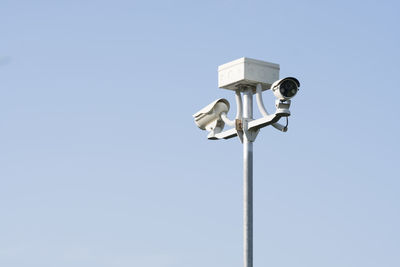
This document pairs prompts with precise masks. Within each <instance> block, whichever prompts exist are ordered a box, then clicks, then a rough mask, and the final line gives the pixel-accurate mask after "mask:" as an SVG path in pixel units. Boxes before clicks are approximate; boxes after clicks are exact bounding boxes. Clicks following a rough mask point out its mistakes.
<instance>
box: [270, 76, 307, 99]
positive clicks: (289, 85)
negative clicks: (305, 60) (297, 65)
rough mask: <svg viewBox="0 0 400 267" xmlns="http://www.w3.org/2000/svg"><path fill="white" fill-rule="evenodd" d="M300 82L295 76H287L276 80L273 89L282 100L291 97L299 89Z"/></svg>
mask: <svg viewBox="0 0 400 267" xmlns="http://www.w3.org/2000/svg"><path fill="white" fill-rule="evenodd" d="M299 87H300V82H299V80H297V79H296V78H294V77H287V78H284V79H280V80H278V81H276V82H274V83H273V84H272V85H271V89H272V91H273V92H274V95H275V96H276V97H277V98H278V99H279V100H282V101H286V100H289V99H291V98H292V97H294V96H295V95H296V94H297V91H299Z"/></svg>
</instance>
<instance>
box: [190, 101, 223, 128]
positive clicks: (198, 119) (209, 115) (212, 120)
mask: <svg viewBox="0 0 400 267" xmlns="http://www.w3.org/2000/svg"><path fill="white" fill-rule="evenodd" d="M229 108H230V105H229V102H228V100H226V99H225V98H220V99H217V100H215V101H214V102H212V103H211V104H209V105H207V106H205V107H204V108H202V109H201V110H200V111H198V112H196V113H195V114H193V117H194V122H195V123H196V125H197V126H198V127H199V128H200V129H202V130H212V129H213V128H214V127H217V126H219V127H221V125H220V124H221V123H219V122H216V121H217V120H221V114H222V113H224V112H225V113H228V111H229ZM221 122H222V121H221ZM222 128H223V126H222Z"/></svg>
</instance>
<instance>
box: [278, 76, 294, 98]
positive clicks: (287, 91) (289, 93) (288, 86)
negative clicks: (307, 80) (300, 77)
mask: <svg viewBox="0 0 400 267" xmlns="http://www.w3.org/2000/svg"><path fill="white" fill-rule="evenodd" d="M279 91H280V92H281V94H282V95H283V96H284V97H293V96H294V95H295V94H296V93H297V84H296V82H295V81H293V80H286V81H284V82H283V83H282V84H281V85H280V86H279Z"/></svg>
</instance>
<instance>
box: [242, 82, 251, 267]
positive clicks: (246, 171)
mask: <svg viewBox="0 0 400 267" xmlns="http://www.w3.org/2000/svg"><path fill="white" fill-rule="evenodd" d="M243 100H244V101H243V119H252V118H253V93H252V91H251V89H246V90H245V91H244V92H243ZM244 125H246V126H245V127H247V123H246V124H244ZM245 130H247V129H245ZM243 245H244V246H243V249H244V251H243V254H244V255H243V256H244V267H253V142H252V141H250V140H248V138H247V136H246V134H244V135H243Z"/></svg>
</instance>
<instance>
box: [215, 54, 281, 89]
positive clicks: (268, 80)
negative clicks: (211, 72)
mask: <svg viewBox="0 0 400 267" xmlns="http://www.w3.org/2000/svg"><path fill="white" fill-rule="evenodd" d="M278 79H279V64H275V63H270V62H265V61H261V60H256V59H252V58H247V57H242V58H239V59H237V60H234V61H231V62H228V63H226V64H223V65H220V66H219V67H218V87H219V88H224V89H229V90H237V89H238V86H239V85H253V86H256V85H257V84H258V83H260V84H261V86H262V89H263V90H268V89H270V87H271V85H272V83H273V82H275V81H276V80H278Z"/></svg>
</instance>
